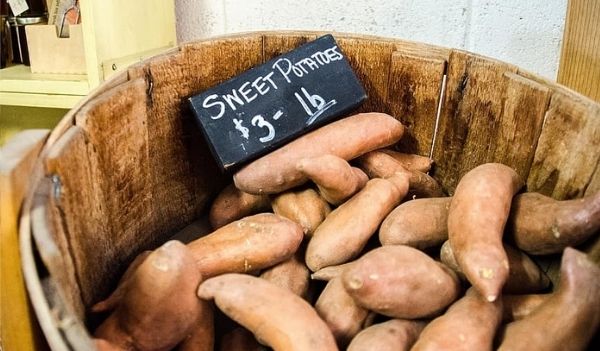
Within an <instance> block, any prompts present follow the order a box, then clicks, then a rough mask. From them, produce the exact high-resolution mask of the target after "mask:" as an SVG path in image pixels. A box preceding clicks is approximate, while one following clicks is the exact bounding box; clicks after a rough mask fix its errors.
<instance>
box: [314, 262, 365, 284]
mask: <svg viewBox="0 0 600 351" xmlns="http://www.w3.org/2000/svg"><path fill="white" fill-rule="evenodd" d="M353 263H354V261H351V262H348V263H342V264H337V265H334V266H327V267H324V268H321V269H319V270H318V271H316V272H314V273H313V274H311V275H310V278H311V279H313V280H324V281H329V280H331V279H333V278H337V277H339V276H341V275H342V273H344V270H345V269H346V268H348V267H350V265H352V264H353Z"/></svg>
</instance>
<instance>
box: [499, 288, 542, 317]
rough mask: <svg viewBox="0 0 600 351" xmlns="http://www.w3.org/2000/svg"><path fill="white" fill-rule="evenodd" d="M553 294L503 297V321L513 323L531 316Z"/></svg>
mask: <svg viewBox="0 0 600 351" xmlns="http://www.w3.org/2000/svg"><path fill="white" fill-rule="evenodd" d="M551 296H552V294H526V295H506V294H504V295H502V309H503V312H502V321H503V322H505V323H507V322H513V321H518V320H519V319H523V318H525V317H527V316H529V315H530V314H531V312H533V311H534V310H535V309H536V308H538V307H539V306H540V305H541V304H542V303H544V302H545V301H546V300H548V299H549V298H550V297H551Z"/></svg>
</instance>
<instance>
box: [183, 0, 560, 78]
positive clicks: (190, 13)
mask: <svg viewBox="0 0 600 351" xmlns="http://www.w3.org/2000/svg"><path fill="white" fill-rule="evenodd" d="M175 1H176V8H177V35H178V39H179V41H180V42H186V41H191V40H195V39H200V38H206V37H210V36H215V35H221V34H226V33H235V32H244V31H254V30H277V29H313V30H326V31H341V32H353V33H364V34H373V35H381V36H387V37H396V38H402V39H408V40H415V41H422V42H427V43H431V44H436V45H441V46H446V47H453V48H462V49H466V50H469V51H473V52H477V53H480V54H483V55H487V56H491V57H494V58H497V59H500V60H503V61H507V62H510V63H513V64H516V65H518V66H520V67H522V68H524V69H527V70H529V71H532V72H534V73H538V74H541V75H543V76H545V77H547V78H550V79H556V73H557V70H558V61H559V56H560V44H561V40H562V33H563V28H564V20H565V15H566V7H567V0H529V1H528V0H438V1H436V0H371V1H356V0H355V1H352V0H347V1H343V0H318V1H315V0H305V1H298V0H175Z"/></svg>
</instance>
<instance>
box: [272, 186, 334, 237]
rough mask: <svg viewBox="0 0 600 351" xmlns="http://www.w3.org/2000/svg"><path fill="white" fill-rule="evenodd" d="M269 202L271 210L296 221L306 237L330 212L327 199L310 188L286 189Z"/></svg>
mask: <svg viewBox="0 0 600 351" xmlns="http://www.w3.org/2000/svg"><path fill="white" fill-rule="evenodd" d="M271 204H272V206H273V212H275V213H276V214H278V215H280V216H282V217H285V218H287V219H290V220H292V221H293V222H296V223H298V224H299V225H300V226H301V227H302V230H303V231H304V234H305V235H306V236H308V237H311V236H312V235H313V233H314V231H315V229H317V227H318V226H319V225H320V224H321V223H322V222H323V221H324V220H325V217H327V215H328V214H329V213H330V212H331V208H330V207H329V204H328V203H327V201H325V199H323V198H322V197H321V196H319V194H318V193H317V192H316V191H315V190H314V189H312V188H305V189H300V190H290V191H287V192H285V193H282V194H280V195H277V196H276V197H275V198H274V199H273V201H272V203H271Z"/></svg>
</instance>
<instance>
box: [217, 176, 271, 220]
mask: <svg viewBox="0 0 600 351" xmlns="http://www.w3.org/2000/svg"><path fill="white" fill-rule="evenodd" d="M270 208H271V200H270V199H269V196H268V195H254V194H248V193H245V192H243V191H241V190H239V189H237V188H236V187H235V186H234V185H233V184H229V185H228V186H226V187H225V189H223V190H222V191H221V192H220V193H219V195H218V196H217V198H216V199H215V200H214V201H213V203H212V206H211V207H210V212H209V214H208V219H209V221H210V225H211V226H212V227H213V229H218V228H221V227H222V226H224V225H226V224H229V223H231V222H233V221H237V220H238V219H241V218H244V217H246V216H250V215H253V214H256V213H259V212H263V211H267V210H269V209H270Z"/></svg>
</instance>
